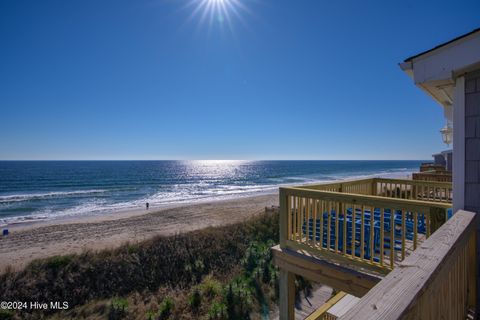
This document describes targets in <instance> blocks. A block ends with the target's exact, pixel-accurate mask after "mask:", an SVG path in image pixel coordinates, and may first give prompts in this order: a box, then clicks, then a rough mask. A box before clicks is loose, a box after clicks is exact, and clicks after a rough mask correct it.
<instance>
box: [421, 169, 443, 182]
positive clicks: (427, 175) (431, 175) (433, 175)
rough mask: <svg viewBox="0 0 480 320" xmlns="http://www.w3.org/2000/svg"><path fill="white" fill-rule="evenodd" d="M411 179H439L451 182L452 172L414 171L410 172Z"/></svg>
mask: <svg viewBox="0 0 480 320" xmlns="http://www.w3.org/2000/svg"><path fill="white" fill-rule="evenodd" d="M412 179H413V180H424V181H439V182H452V172H450V171H445V172H435V171H426V172H414V173H413V174H412Z"/></svg>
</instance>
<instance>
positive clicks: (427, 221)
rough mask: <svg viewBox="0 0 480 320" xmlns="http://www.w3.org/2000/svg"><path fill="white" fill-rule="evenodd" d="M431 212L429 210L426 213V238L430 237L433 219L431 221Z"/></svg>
mask: <svg viewBox="0 0 480 320" xmlns="http://www.w3.org/2000/svg"><path fill="white" fill-rule="evenodd" d="M430 218H431V217H430V210H427V211H426V212H425V224H426V227H427V234H426V237H427V238H428V237H430V227H431V226H430V222H431V219H430Z"/></svg>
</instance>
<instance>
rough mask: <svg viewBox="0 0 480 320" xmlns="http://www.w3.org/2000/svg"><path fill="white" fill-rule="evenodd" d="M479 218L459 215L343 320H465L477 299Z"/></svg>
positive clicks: (464, 212) (463, 212)
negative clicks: (477, 233) (477, 235)
mask: <svg viewBox="0 0 480 320" xmlns="http://www.w3.org/2000/svg"><path fill="white" fill-rule="evenodd" d="M476 219H477V217H476V214H475V213H472V212H467V211H458V212H457V213H455V215H454V216H453V217H452V218H451V219H450V220H449V221H448V222H447V223H445V224H444V225H443V226H442V227H440V229H439V230H437V232H435V233H434V234H433V235H432V236H431V237H430V238H429V239H427V240H426V241H425V242H424V243H423V244H422V246H421V247H420V248H418V249H417V250H416V251H414V252H413V253H412V254H411V255H410V256H409V257H407V258H406V259H405V260H404V261H403V262H401V263H400V264H399V266H398V267H397V268H395V269H394V270H393V271H392V272H390V273H389V274H388V275H387V276H386V277H385V278H384V279H383V280H382V281H380V282H379V283H378V284H377V285H376V286H375V287H373V288H372V289H371V290H370V291H369V292H368V293H367V294H366V295H365V296H364V297H363V298H362V299H361V300H360V301H359V302H358V303H357V304H356V305H355V306H354V307H353V308H352V309H350V310H349V311H348V312H347V313H346V314H345V315H344V316H342V317H340V319H341V320H353V319H358V320H367V319H368V320H375V319H424V320H429V319H432V320H433V319H466V318H467V313H468V310H469V309H470V308H474V307H475V301H476V264H475V257H476V252H475V251H476V232H475V225H476Z"/></svg>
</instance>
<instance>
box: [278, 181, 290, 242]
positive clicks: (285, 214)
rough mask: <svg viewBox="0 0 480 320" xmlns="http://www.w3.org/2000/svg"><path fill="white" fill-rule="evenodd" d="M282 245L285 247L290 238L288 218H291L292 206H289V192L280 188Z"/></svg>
mask: <svg viewBox="0 0 480 320" xmlns="http://www.w3.org/2000/svg"><path fill="white" fill-rule="evenodd" d="M279 200H280V213H279V214H280V247H282V248H285V246H286V242H287V239H288V219H291V213H289V211H290V208H287V192H286V191H285V189H283V188H280V192H279Z"/></svg>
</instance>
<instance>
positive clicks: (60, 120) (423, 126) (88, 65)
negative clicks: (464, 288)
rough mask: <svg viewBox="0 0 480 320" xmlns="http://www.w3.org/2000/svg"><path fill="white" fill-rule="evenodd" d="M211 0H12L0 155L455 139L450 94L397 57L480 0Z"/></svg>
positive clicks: (275, 152)
mask: <svg viewBox="0 0 480 320" xmlns="http://www.w3.org/2000/svg"><path fill="white" fill-rule="evenodd" d="M201 1H202V0H198V1H193V3H191V2H192V1H183V0H148V1H141V0H137V1H133V0H129V1H125V0H111V1H108V0H104V1H97V0H81V1H80V0H77V1H73V0H72V1H64V0H59V1H47V0H45V1H33V0H32V1H17V0H2V1H0V43H1V47H0V48H1V49H0V159H429V158H430V155H431V154H432V153H435V152H437V151H440V150H443V149H445V148H446V146H445V145H443V143H442V142H441V138H440V134H439V129H440V128H441V127H442V126H443V125H444V119H443V114H442V109H441V107H440V106H439V105H437V104H435V103H434V102H433V101H432V100H431V99H430V98H429V97H427V96H426V95H425V94H424V93H423V92H421V91H420V90H419V89H418V88H416V87H415V86H414V85H413V83H412V81H411V79H409V78H408V77H407V76H406V75H405V74H404V73H403V72H402V71H401V70H400V68H399V67H398V62H400V61H402V60H403V59H405V58H406V57H408V56H410V55H413V54H416V53H419V52H421V51H423V50H426V49H429V48H431V47H433V46H435V45H437V44H439V43H442V42H444V41H447V40H449V39H451V38H453V37H456V36H458V35H461V34H463V33H466V32H469V31H471V30H472V29H474V28H476V27H478V26H480V19H479V16H478V12H480V2H478V0H475V1H473V0H472V1H462V2H461V3H460V2H458V1H445V2H441V1H409V0H404V1H384V0H382V1H358V0H351V1H323V0H310V1H307V0H303V1H297V0H295V1H294V0H290V1H286V0H275V1H273V0H272V1H267V0H244V1H242V0H236V1H237V2H240V3H241V6H242V7H243V9H242V8H240V7H239V6H236V9H237V12H238V16H237V15H234V14H233V11H231V12H230V19H228V17H227V16H226V15H223V17H222V16H219V15H218V14H215V13H214V16H213V19H212V20H211V21H210V20H209V19H205V20H203V21H202V19H201V14H202V13H201V12H200V13H198V14H196V15H193V16H192V13H193V12H194V10H195V8H196V6H198V4H199V3H200V2H201ZM217 1H219V0H217ZM224 1H228V0H224ZM230 1H233V0H230ZM189 3H190V5H188V4H189ZM222 18H223V19H222Z"/></svg>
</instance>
